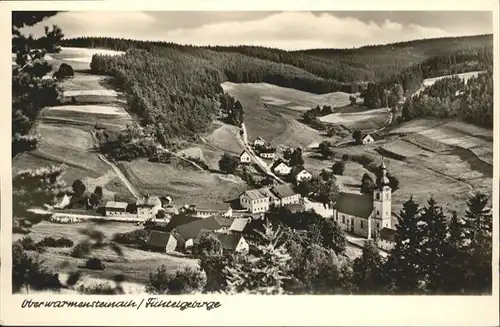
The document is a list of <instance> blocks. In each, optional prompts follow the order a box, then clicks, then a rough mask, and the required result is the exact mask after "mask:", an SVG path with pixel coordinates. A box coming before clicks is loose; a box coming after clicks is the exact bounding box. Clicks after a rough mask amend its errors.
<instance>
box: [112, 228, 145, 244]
mask: <svg viewBox="0 0 500 327" xmlns="http://www.w3.org/2000/svg"><path fill="white" fill-rule="evenodd" d="M148 235H149V232H148V231H147V230H146V229H142V228H140V229H136V230H134V231H131V232H128V233H116V234H115V235H113V241H114V242H116V243H120V244H125V245H142V244H144V243H146V240H147V237H148Z"/></svg>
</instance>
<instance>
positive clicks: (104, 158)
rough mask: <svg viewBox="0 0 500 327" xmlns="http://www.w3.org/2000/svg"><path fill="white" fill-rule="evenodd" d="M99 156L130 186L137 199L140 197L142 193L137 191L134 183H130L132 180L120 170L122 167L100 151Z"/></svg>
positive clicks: (129, 188)
mask: <svg viewBox="0 0 500 327" xmlns="http://www.w3.org/2000/svg"><path fill="white" fill-rule="evenodd" d="M97 157H98V158H99V159H100V160H101V161H102V162H104V163H105V164H107V165H108V166H110V167H111V169H113V171H114V172H115V174H116V175H117V176H118V178H119V179H121V180H122V182H123V184H125V186H126V187H127V188H128V190H129V191H130V193H132V195H133V196H134V197H135V198H136V199H138V198H139V197H140V193H139V192H137V190H136V189H135V188H134V186H133V185H132V183H130V181H129V180H128V179H127V177H126V176H125V175H124V174H123V173H122V171H121V170H120V168H118V167H117V166H116V165H115V164H114V163H112V162H111V161H109V160H108V159H107V158H106V157H105V156H104V155H102V154H100V153H97Z"/></svg>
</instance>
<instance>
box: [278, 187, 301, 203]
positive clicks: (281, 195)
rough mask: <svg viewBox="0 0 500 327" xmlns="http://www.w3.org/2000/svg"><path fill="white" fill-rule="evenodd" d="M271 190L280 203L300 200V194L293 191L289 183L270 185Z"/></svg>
mask: <svg viewBox="0 0 500 327" xmlns="http://www.w3.org/2000/svg"><path fill="white" fill-rule="evenodd" d="M271 192H272V193H273V194H274V195H276V197H277V198H278V199H279V200H280V203H279V204H280V205H282V206H284V205H287V204H294V203H299V202H300V194H299V193H297V192H295V191H294V190H293V188H292V186H291V185H290V184H280V185H274V186H273V187H271Z"/></svg>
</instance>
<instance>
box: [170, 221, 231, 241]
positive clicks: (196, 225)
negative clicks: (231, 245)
mask: <svg viewBox="0 0 500 327" xmlns="http://www.w3.org/2000/svg"><path fill="white" fill-rule="evenodd" d="M232 223H233V219H231V218H223V217H219V216H211V217H208V218H205V219H198V220H195V221H192V222H190V223H188V224H184V225H180V226H178V227H176V228H175V230H176V231H177V233H179V234H180V235H181V236H182V237H183V238H184V239H185V240H189V239H192V238H196V237H197V236H198V235H199V234H200V232H201V230H203V229H206V230H213V231H215V230H218V229H221V228H223V227H229V226H231V224H232Z"/></svg>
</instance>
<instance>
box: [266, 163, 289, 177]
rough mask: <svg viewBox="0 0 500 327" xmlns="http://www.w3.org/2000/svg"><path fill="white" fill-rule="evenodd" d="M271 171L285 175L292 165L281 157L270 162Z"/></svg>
mask: <svg viewBox="0 0 500 327" xmlns="http://www.w3.org/2000/svg"><path fill="white" fill-rule="evenodd" d="M271 171H272V172H273V173H275V174H276V175H281V176H286V175H288V174H290V172H291V171H292V167H290V166H289V165H288V164H287V163H286V162H285V161H283V159H278V160H276V161H275V162H274V163H273V164H272V166H271Z"/></svg>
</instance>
